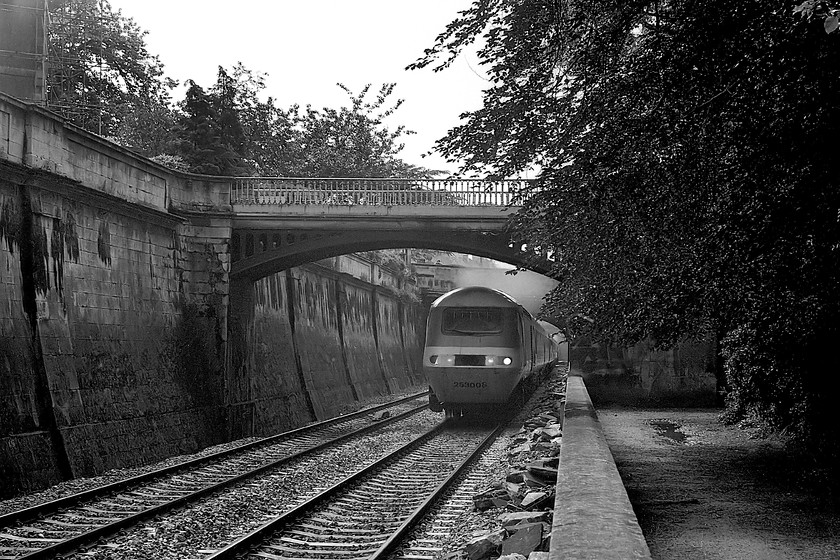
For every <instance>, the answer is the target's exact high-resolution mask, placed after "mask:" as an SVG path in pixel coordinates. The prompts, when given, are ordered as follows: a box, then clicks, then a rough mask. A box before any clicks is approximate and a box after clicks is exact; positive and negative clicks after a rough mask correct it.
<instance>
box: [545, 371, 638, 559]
mask: <svg viewBox="0 0 840 560" xmlns="http://www.w3.org/2000/svg"><path fill="white" fill-rule="evenodd" d="M649 558H650V551H649V550H648V546H647V543H646V542H645V538H644V536H643V535H642V530H641V528H640V527H639V523H638V520H637V519H636V514H635V513H634V512H633V507H632V506H631V504H630V500H629V498H628V497H627V491H626V490H625V488H624V484H623V483H622V481H621V477H620V476H619V474H618V469H617V468H616V466H615V461H614V460H613V456H612V453H611V452H610V449H609V447H608V446H607V442H606V440H605V439H604V435H603V432H602V430H601V423H600V422H599V421H598V416H597V413H596V412H595V409H594V407H593V406H592V401H591V400H590V399H589V393H588V392H587V390H586V385H585V384H584V382H583V379H582V378H581V377H578V376H574V375H570V376H569V379H568V385H567V389H566V408H565V414H564V420H563V446H562V448H561V450H560V465H559V470H558V476H557V493H556V498H555V502H554V522H553V524H552V530H551V552H550V554H549V560H590V559H591V560H630V559H649Z"/></svg>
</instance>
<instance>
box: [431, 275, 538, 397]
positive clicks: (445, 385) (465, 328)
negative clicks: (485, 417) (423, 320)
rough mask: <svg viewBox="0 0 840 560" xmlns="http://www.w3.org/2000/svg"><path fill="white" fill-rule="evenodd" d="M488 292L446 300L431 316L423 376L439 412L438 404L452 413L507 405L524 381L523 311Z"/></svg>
mask: <svg viewBox="0 0 840 560" xmlns="http://www.w3.org/2000/svg"><path fill="white" fill-rule="evenodd" d="M488 292H489V291H488V290H484V291H482V292H472V293H470V292H467V293H460V294H456V295H457V296H460V297H452V298H449V299H448V300H443V301H441V300H442V299H443V298H446V296H443V298H441V299H439V300H438V301H437V302H435V305H433V307H432V309H431V311H430V314H429V321H428V325H427V332H426V347H425V349H424V353H423V371H424V373H425V375H426V379H427V380H428V382H429V386H430V387H431V389H432V391H433V392H434V397H433V398H432V404H433V406H434V404H435V400H437V401H438V402H439V408H443V409H446V410H453V409H465V408H481V407H482V405H491V404H501V403H505V402H507V400H508V398H509V397H510V395H511V393H512V392H513V390H514V389H515V387H516V385H517V383H518V382H519V380H520V377H521V373H522V371H523V368H524V366H525V364H524V363H523V353H522V352H521V350H520V348H521V345H522V344H521V337H522V335H521V332H520V326H519V311H518V306H517V305H516V304H515V303H513V302H511V301H510V300H509V298H507V297H506V296H504V295H503V294H500V293H499V292H495V293H488ZM500 296H501V297H500Z"/></svg>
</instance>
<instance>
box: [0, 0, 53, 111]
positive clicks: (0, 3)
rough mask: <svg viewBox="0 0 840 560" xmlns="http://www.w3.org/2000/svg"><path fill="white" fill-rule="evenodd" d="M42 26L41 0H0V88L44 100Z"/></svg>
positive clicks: (43, 25)
mask: <svg viewBox="0 0 840 560" xmlns="http://www.w3.org/2000/svg"><path fill="white" fill-rule="evenodd" d="M45 28H46V2H45V0H0V91H3V92H4V93H7V94H9V95H12V96H14V97H17V98H19V99H23V100H26V101H31V102H34V103H43V102H44V99H45V97H44V92H45V89H46V84H45V80H46V64H47V60H46V52H47V35H46V33H45Z"/></svg>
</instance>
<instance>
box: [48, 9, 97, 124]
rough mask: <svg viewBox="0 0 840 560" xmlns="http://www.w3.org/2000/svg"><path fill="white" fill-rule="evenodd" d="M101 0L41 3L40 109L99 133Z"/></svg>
mask: <svg viewBox="0 0 840 560" xmlns="http://www.w3.org/2000/svg"><path fill="white" fill-rule="evenodd" d="M103 8H104V6H103V0H44V9H45V13H46V29H47V34H46V35H47V51H46V69H47V70H46V73H45V74H46V95H45V98H44V100H45V105H46V107H47V108H49V109H50V110H51V111H55V112H56V113H59V114H61V115H63V116H64V117H65V118H67V119H68V120H70V121H72V122H74V123H76V124H78V125H80V126H82V127H84V128H86V129H88V130H91V131H94V132H97V133H100V134H101V133H102V99H103V95H102V91H101V88H102V87H103V84H104V81H103V77H104V75H105V73H106V72H107V70H108V68H107V64H106V62H105V61H104V59H103V57H102V51H103V49H104V48H105V47H104V41H103V27H104V23H103V17H102V14H103Z"/></svg>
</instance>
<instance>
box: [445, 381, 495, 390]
mask: <svg viewBox="0 0 840 560" xmlns="http://www.w3.org/2000/svg"><path fill="white" fill-rule="evenodd" d="M452 385H453V386H454V387H460V388H465V389H486V388H487V382H486V381H453V382H452Z"/></svg>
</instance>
